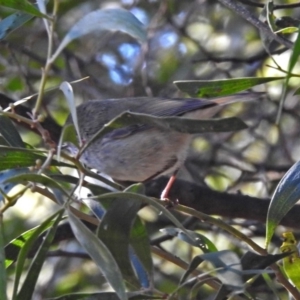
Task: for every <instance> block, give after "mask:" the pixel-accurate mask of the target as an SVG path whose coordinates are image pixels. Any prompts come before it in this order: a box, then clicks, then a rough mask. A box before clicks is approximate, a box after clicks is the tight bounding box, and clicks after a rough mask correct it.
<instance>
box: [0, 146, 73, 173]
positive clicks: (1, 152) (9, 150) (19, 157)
mask: <svg viewBox="0 0 300 300" xmlns="http://www.w3.org/2000/svg"><path fill="white" fill-rule="evenodd" d="M44 153H45V151H39V150H35V149H25V148H15V147H8V146H4V145H0V161H1V164H0V171H1V170H7V169H17V168H21V167H31V166H35V165H36V161H37V160H41V162H44V161H45V160H46V156H45V155H43V154H44ZM51 165H53V166H65V167H73V166H72V165H69V164H66V163H63V162H58V161H57V160H55V159H53V160H52V161H51Z"/></svg>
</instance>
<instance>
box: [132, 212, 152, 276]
mask: <svg viewBox="0 0 300 300" xmlns="http://www.w3.org/2000/svg"><path fill="white" fill-rule="evenodd" d="M129 241H130V245H131V246H132V248H133V249H134V252H135V254H136V255H137V257H138V259H139V261H140V262H141V264H142V265H143V267H144V269H145V270H146V271H147V273H148V277H152V272H153V262H152V256H151V248H150V241H149V235H148V232H147V229H146V226H145V225H144V224H143V222H142V221H141V219H140V218H139V217H138V216H137V217H136V219H135V222H134V224H133V226H132V229H131V232H130V240H129ZM138 275H139V274H138ZM140 281H141V279H140Z"/></svg>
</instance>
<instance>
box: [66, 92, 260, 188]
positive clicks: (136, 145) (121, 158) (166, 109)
mask: <svg viewBox="0 0 300 300" xmlns="http://www.w3.org/2000/svg"><path fill="white" fill-rule="evenodd" d="M257 98H258V94H257V93H251V92H249V93H242V94H235V95H230V96H224V97H218V98H213V99H210V100H206V99H198V98H173V99H172V98H159V97H131V98H130V97H129V98H117V99H103V100H89V101H86V102H84V103H82V104H80V105H79V106H77V108H76V111H77V119H78V127H79V131H80V136H81V138H82V140H83V141H84V142H88V141H90V140H91V139H92V137H93V136H94V135H95V134H96V133H97V132H98V131H99V130H100V129H101V128H103V127H104V126H105V124H107V123H108V122H109V121H111V120H112V119H114V118H115V117H117V116H118V115H120V114H121V113H123V112H133V113H143V114H147V115H151V116H157V117H170V116H177V117H180V118H189V119H208V118H211V117H212V116H213V115H215V114H216V113H217V112H218V111H220V110H221V108H222V107H223V106H224V105H227V104H230V103H234V102H241V101H251V100H256V99H257ZM70 123H72V118H71V116H69V118H68V120H67V121H66V124H70ZM192 138H193V135H192V134H188V133H182V132H177V131H174V130H172V129H165V128H161V127H155V126H150V125H146V124H134V125H129V126H124V127H122V128H116V129H113V130H112V131H110V132H109V133H107V134H105V135H104V136H102V137H101V138H99V139H96V140H94V141H93V142H92V143H91V144H90V145H89V146H88V147H87V148H86V149H85V151H84V152H83V153H82V154H81V157H80V160H81V161H82V162H83V163H84V164H86V166H87V167H89V168H92V169H96V170H97V171H99V172H100V173H104V174H106V175H108V176H109V177H111V178H112V179H113V180H114V181H116V182H146V181H149V180H150V179H154V178H157V177H159V176H162V175H172V174H175V173H176V172H177V170H178V169H179V168H180V166H181V165H182V164H183V163H184V161H185V159H186V157H187V153H188V149H189V146H190V143H191V140H192Z"/></svg>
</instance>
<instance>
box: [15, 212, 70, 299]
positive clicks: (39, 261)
mask: <svg viewBox="0 0 300 300" xmlns="http://www.w3.org/2000/svg"><path fill="white" fill-rule="evenodd" d="M63 213H64V209H61V210H60V211H59V212H58V215H57V218H56V219H55V221H54V223H53V225H52V226H51V228H50V230H49V231H48V233H47V235H46V236H45V238H44V240H43V242H42V244H41V246H40V248H39V250H38V252H37V253H36V255H35V257H34V258H33V260H32V262H31V264H30V267H29V270H28V273H27V276H26V278H25V280H24V282H23V285H22V288H21V290H20V292H19V293H18V295H17V297H16V299H17V300H30V299H32V295H33V292H34V290H35V289H34V288H35V286H36V282H37V279H38V277H39V275H40V272H41V269H42V266H43V264H44V261H45V259H46V256H47V253H48V250H49V248H50V246H51V243H52V241H53V239H54V236H55V232H56V229H57V226H58V223H59V222H60V221H61V219H62V216H63Z"/></svg>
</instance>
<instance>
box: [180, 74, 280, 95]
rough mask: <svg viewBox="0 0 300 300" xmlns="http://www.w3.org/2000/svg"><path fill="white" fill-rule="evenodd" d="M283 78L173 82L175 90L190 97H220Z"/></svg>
mask: <svg viewBox="0 0 300 300" xmlns="http://www.w3.org/2000/svg"><path fill="white" fill-rule="evenodd" d="M284 78H285V77H245V78H234V79H218V80H180V81H174V84H175V85H176V86H177V88H178V89H179V90H181V91H183V92H185V93H187V94H189V95H190V96H191V97H205V98H211V97H221V96H227V95H231V94H235V93H239V92H242V91H245V90H247V89H250V88H252V87H254V86H256V85H259V84H263V83H267V82H271V81H274V80H280V79H284Z"/></svg>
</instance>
